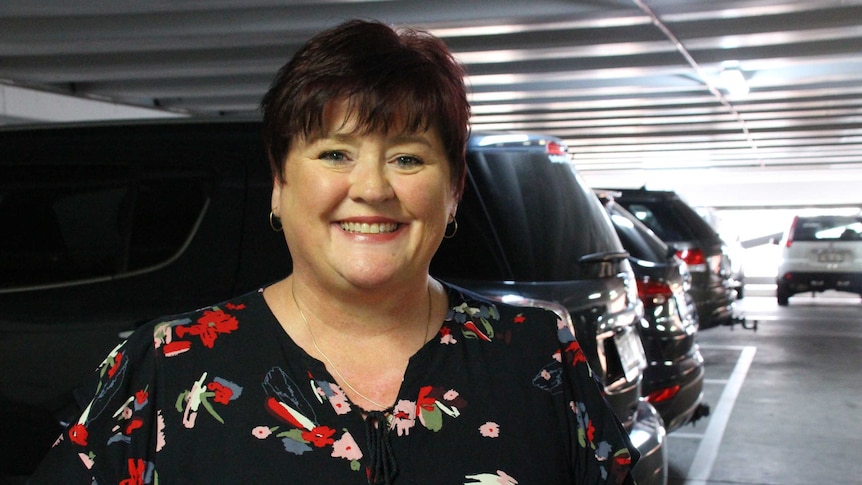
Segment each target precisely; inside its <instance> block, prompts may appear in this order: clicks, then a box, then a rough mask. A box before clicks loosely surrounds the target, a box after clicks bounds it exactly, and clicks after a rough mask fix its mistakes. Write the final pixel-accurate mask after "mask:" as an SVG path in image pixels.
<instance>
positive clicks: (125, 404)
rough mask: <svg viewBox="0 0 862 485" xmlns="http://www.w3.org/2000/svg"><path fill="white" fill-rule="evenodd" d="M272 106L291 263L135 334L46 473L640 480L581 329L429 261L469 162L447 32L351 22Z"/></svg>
mask: <svg viewBox="0 0 862 485" xmlns="http://www.w3.org/2000/svg"><path fill="white" fill-rule="evenodd" d="M262 108H263V113H264V138H265V144H266V149H267V153H268V156H269V160H270V163H271V165H272V169H273V179H274V184H273V191H272V212H271V214H270V221H271V223H272V224H273V228H274V229H276V230H283V231H284V237H285V240H286V242H287V246H288V248H289V250H290V253H291V257H292V259H293V268H294V269H293V273H292V274H291V275H290V276H289V277H287V278H286V279H284V280H283V281H280V282H278V283H275V284H273V285H271V286H268V287H266V288H263V289H262V290H261V291H259V292H255V293H252V294H248V295H244V296H240V297H238V298H235V299H233V300H231V301H229V302H225V303H222V304H219V305H216V306H213V307H208V308H204V309H201V310H198V311H195V312H191V313H188V314H184V315H179V316H173V317H170V318H164V319H159V320H157V321H155V322H152V323H151V324H149V325H148V326H145V327H144V328H142V329H141V330H140V331H138V332H136V333H135V335H133V336H132V337H131V338H130V339H129V340H128V341H127V342H126V343H124V344H123V345H122V346H120V347H118V349H116V350H115V351H114V352H112V353H111V355H109V357H108V358H107V359H106V360H105V362H104V364H103V365H102V366H101V367H100V370H99V376H98V377H99V379H98V381H97V382H96V384H95V398H93V399H90V398H88V399H87V400H85V401H83V411H82V412H81V414H80V415H79V416H78V417H77V418H76V419H75V420H74V421H73V422H72V423H70V426H69V427H68V429H67V431H66V432H64V434H63V436H61V438H60V439H59V440H58V443H57V444H56V445H55V448H54V450H53V451H52V452H51V454H49V456H48V458H47V459H46V460H45V463H44V464H43V466H42V467H41V468H40V470H39V472H37V475H36V476H35V477H34V479H33V481H34V482H36V483H42V482H43V481H44V482H45V483H47V482H48V481H56V479H57V477H58V476H62V477H63V480H64V481H67V482H69V483H90V482H91V481H93V480H95V481H96V482H97V483H99V484H102V485H104V484H108V483H123V484H125V483H160V484H165V483H189V482H202V483H239V482H242V483H276V482H277V483H335V484H341V483H345V484H348V483H351V484H353V483H355V484H360V483H373V484H378V483H386V484H393V483H394V484H401V483H445V484H448V483H457V484H462V483H463V484H467V483H474V484H475V483H502V484H506V483H511V484H514V483H522V484H523V483H543V484H551V483H569V484H571V483H578V484H587V483H588V484H593V483H630V481H631V478H630V475H629V468H630V466H631V464H632V458H633V457H632V456H631V454H630V451H629V450H631V449H632V448H631V445H630V444H629V443H628V441H627V438H626V436H625V433H624V431H623V430H622V428H621V427H620V425H619V423H618V422H617V421H616V418H615V417H614V416H613V413H612V412H611V411H610V409H609V408H608V406H607V405H606V403H605V402H604V400H603V399H602V397H601V395H600V393H599V389H598V387H597V385H596V383H595V382H594V380H593V379H592V378H591V375H590V373H589V369H588V367H587V365H586V363H585V359H584V358H583V354H582V353H581V352H580V350H579V347H578V346H577V342H576V341H575V340H574V337H573V335H572V333H571V331H570V330H569V329H567V328H565V327H560V328H558V319H557V317H556V316H555V315H554V314H553V313H551V312H547V311H544V310H540V309H534V308H516V307H511V306H508V305H503V304H499V303H494V302H491V301H489V300H486V299H484V298H481V297H479V296H477V295H474V294H471V293H468V292H466V291H464V290H461V289H458V288H455V287H453V286H450V285H447V284H444V283H441V282H439V281H436V280H434V279H433V278H431V277H430V276H429V274H428V268H429V264H430V261H431V258H432V256H433V255H434V253H435V251H436V250H437V248H438V246H439V244H440V242H441V240H442V239H443V238H444V237H446V235H447V231H448V233H449V234H451V233H452V232H453V231H455V230H457V224H456V223H455V222H454V220H455V213H456V208H457V203H458V200H459V197H460V194H461V189H462V186H463V180H464V176H465V171H466V165H465V159H464V153H465V146H466V137H467V124H468V119H469V107H468V104H467V99H466V93H465V89H464V85H463V72H462V70H461V68H460V66H459V65H458V64H457V63H456V62H455V61H454V59H453V58H452V56H451V55H450V53H449V52H448V50H447V49H446V48H445V46H444V45H443V43H442V42H441V41H439V40H438V39H436V38H434V37H432V36H430V35H428V34H426V33H423V32H418V31H411V30H403V31H398V32H396V31H393V30H392V29H390V28H389V27H387V26H384V25H382V24H379V23H375V22H363V21H352V22H347V23H345V24H342V25H340V26H338V27H336V28H334V29H331V30H329V31H326V32H323V33H321V34H319V35H318V36H316V37H315V38H313V39H312V40H311V41H309V43H307V44H306V45H305V46H304V47H303V48H302V49H301V50H300V51H299V52H298V53H297V54H296V55H295V56H294V58H293V59H292V60H291V61H290V62H289V63H288V64H287V65H285V66H284V67H283V68H282V70H281V71H280V72H279V74H278V76H277V77H276V80H275V81H274V83H273V85H272V87H271V88H270V90H269V92H268V93H267V95H266V96H265V97H264V99H263V103H262ZM560 336H562V338H560ZM92 395H93V394H92V393H91V394H90V397H92ZM60 473H62V475H60Z"/></svg>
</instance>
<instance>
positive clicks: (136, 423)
mask: <svg viewBox="0 0 862 485" xmlns="http://www.w3.org/2000/svg"><path fill="white" fill-rule="evenodd" d="M143 426H144V420H143V419H141V418H140V417H138V416H135V417H134V418H132V421H131V422H130V423H129V424H128V426H126V434H127V435H130V434H132V431H134V430H136V429H138V428H141V427H143Z"/></svg>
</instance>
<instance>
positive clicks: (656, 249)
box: [608, 203, 669, 262]
mask: <svg viewBox="0 0 862 485" xmlns="http://www.w3.org/2000/svg"><path fill="white" fill-rule="evenodd" d="M608 212H609V213H610V215H611V221H613V223H614V227H615V228H616V230H617V235H618V236H619V237H620V240H621V241H622V243H623V247H625V249H626V251H628V252H629V254H631V255H632V256H633V257H635V258H637V259H641V260H644V261H654V262H665V261H666V260H667V258H668V251H669V250H668V246H667V244H665V243H664V242H662V241H661V239H659V238H658V237H657V236H656V235H655V234H654V233H653V232H652V231H651V230H650V229H649V228H648V227H646V225H645V224H643V223H641V222H640V221H639V220H637V218H635V217H634V216H633V215H631V213H628V212H626V211H625V209H621V208H620V207H618V206H616V204H613V203H612V204H610V205H609V206H608Z"/></svg>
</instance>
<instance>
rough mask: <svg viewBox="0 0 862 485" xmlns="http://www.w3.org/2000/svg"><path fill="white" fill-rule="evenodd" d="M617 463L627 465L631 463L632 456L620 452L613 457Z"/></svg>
mask: <svg viewBox="0 0 862 485" xmlns="http://www.w3.org/2000/svg"><path fill="white" fill-rule="evenodd" d="M614 461H615V462H616V463H617V465H622V466H628V465H631V464H632V457H631V456H630V455H627V454H620V455H617V456H615V457H614Z"/></svg>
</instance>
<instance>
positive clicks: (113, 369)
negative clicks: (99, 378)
mask: <svg viewBox="0 0 862 485" xmlns="http://www.w3.org/2000/svg"><path fill="white" fill-rule="evenodd" d="M122 361H123V353H122V352H117V355H115V356H114V361H113V362H112V363H111V366H110V367H108V377H114V374H116V373H117V369H119V368H120V362H122Z"/></svg>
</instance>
